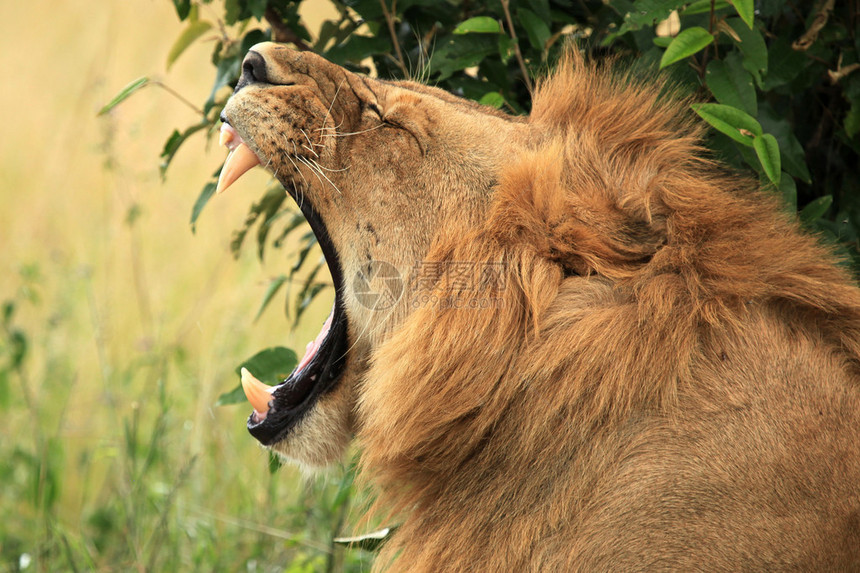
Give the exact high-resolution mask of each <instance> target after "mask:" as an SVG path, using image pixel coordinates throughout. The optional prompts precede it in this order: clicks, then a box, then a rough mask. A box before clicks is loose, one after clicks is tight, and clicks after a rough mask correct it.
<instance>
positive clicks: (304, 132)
mask: <svg viewBox="0 0 860 573" xmlns="http://www.w3.org/2000/svg"><path fill="white" fill-rule="evenodd" d="M299 131H301V132H302V135H304V136H305V139H307V140H308V145H310V147H307V146H306V145H304V144H302V147H304V148H305V149H307V150H308V151H310V152H311V153H313V154H314V155H315V156H316V157H319V154H318V153H317V152H316V151H315V150H314V148H313V147H314V144H313V142H312V141H311V138H310V136H309V135H308V133H307V132H306V131H305V130H304V129H299ZM320 147H322V146H320Z"/></svg>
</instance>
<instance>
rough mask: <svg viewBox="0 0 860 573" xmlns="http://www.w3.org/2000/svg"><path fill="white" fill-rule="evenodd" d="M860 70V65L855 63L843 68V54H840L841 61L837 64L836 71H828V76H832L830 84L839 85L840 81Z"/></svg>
mask: <svg viewBox="0 0 860 573" xmlns="http://www.w3.org/2000/svg"><path fill="white" fill-rule="evenodd" d="M857 70H860V63H857V62H855V63H853V64H851V65H849V66H844V67H843V66H842V54H839V61H838V62H837V64H836V69H835V70H827V75H828V76H830V83H831V84H837V83H839V80H841V79H842V78H844V77H845V76H847V75H849V74H852V73H854V72H856V71H857Z"/></svg>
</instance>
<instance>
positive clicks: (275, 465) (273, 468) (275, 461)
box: [269, 450, 284, 474]
mask: <svg viewBox="0 0 860 573" xmlns="http://www.w3.org/2000/svg"><path fill="white" fill-rule="evenodd" d="M283 466H284V462H282V461H281V457H280V456H279V455H278V454H276V453H275V452H273V451H272V450H269V473H270V474H274V473H277V471H278V470H279V469H281V468H282V467H283Z"/></svg>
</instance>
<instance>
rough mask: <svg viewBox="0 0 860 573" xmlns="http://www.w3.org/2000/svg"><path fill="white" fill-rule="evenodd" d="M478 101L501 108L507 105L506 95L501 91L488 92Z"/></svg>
mask: <svg viewBox="0 0 860 573" xmlns="http://www.w3.org/2000/svg"><path fill="white" fill-rule="evenodd" d="M478 103H480V104H483V105H488V106H491V107H494V108H496V109H499V108H501V107H502V106H503V105H505V97H504V96H503V95H502V94H500V93H499V92H487V93H486V94H484V96H483V97H482V98H481V99H480V100H478Z"/></svg>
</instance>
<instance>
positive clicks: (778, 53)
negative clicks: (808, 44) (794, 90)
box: [762, 37, 810, 91]
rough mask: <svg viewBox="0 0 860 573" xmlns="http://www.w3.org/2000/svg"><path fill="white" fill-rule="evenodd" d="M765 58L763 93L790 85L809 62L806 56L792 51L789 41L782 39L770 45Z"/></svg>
mask: <svg viewBox="0 0 860 573" xmlns="http://www.w3.org/2000/svg"><path fill="white" fill-rule="evenodd" d="M767 58H768V64H767V74H766V75H765V76H764V80H763V85H762V88H763V89H764V90H765V91H770V90H772V89H774V88H777V87H780V86H784V85H786V84H788V83H790V82H791V81H793V80H794V78H796V77H797V76H798V75H799V74H800V73H801V72H802V71H803V70H804V68H805V67H806V66H807V65H808V64H809V62H810V60H809V58H807V56H806V54H804V53H803V52H798V51H797V50H795V49H793V48H792V47H791V41H790V40H789V39H788V38H782V37H780V38H777V39H776V41H774V42H773V43H772V44H771V46H770V49H769V50H768V55H767Z"/></svg>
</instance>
